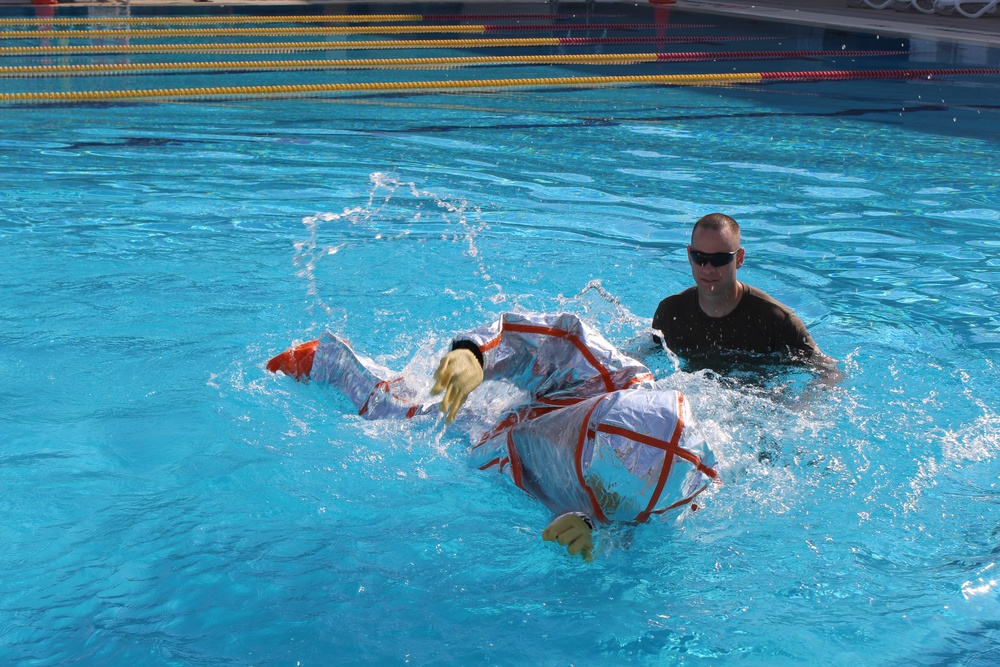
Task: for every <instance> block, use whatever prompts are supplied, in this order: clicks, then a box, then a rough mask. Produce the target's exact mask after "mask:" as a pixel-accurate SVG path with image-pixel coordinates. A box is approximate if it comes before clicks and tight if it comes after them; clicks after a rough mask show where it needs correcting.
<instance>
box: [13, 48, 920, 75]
mask: <svg viewBox="0 0 1000 667" xmlns="http://www.w3.org/2000/svg"><path fill="white" fill-rule="evenodd" d="M908 53H909V51H840V50H830V51H732V52H728V53H715V52H695V53H617V54H609V53H602V54H579V55H543V56H528V55H525V56H464V57H463V56H459V57H449V58H358V59H353V60H351V59H347V60H344V59H341V60H274V61H264V62H261V61H217V62H197V63H114V64H106V65H20V66H13V67H0V77H47V76H66V75H75V76H104V75H114V74H133V73H159V72H192V71H197V72H209V71H225V72H232V71H242V72H274V71H301V70H326V69H404V68H405V69H419V68H462V67H477V66H489V65H632V64H638V63H664V62H700V61H706V60H781V59H792V58H827V57H836V56H840V57H850V58H856V57H876V56H902V55H907V54H908Z"/></svg>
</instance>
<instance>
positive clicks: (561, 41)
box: [0, 36, 785, 57]
mask: <svg viewBox="0 0 1000 667" xmlns="http://www.w3.org/2000/svg"><path fill="white" fill-rule="evenodd" d="M781 39H785V38H784V37H742V36H733V37H725V36H721V37H704V36H700V37H699V36H694V37H483V38H473V39H387V40H368V41H356V42H244V43H233V44H91V45H80V46H73V45H69V44H64V45H57V46H52V45H47V46H4V47H0V57H2V56H28V55H103V54H118V53H188V54H201V53H244V54H250V53H294V52H297V51H348V50H372V49H385V50H397V49H507V48H520V47H535V46H595V45H615V46H623V45H630V44H633V45H638V44H723V43H726V42H746V41H776V40H781Z"/></svg>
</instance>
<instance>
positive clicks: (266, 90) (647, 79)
mask: <svg viewBox="0 0 1000 667" xmlns="http://www.w3.org/2000/svg"><path fill="white" fill-rule="evenodd" d="M759 82H760V74H759V73H753V74H676V75H653V76H590V77H580V76H570V77H542V78H533V79H470V80H462V81H390V82H375V83H325V84H296V85H276V86H218V87H207V88H163V89H153V90H94V91H61V92H35V93H0V102H123V101H138V100H183V99H204V98H218V97H223V98H228V97H273V96H287V95H315V94H323V93H401V92H418V93H419V92H434V91H458V90H484V89H503V88H539V87H546V88H548V87H563V86H579V87H597V86H622V85H641V84H659V85H719V84H732V83H759Z"/></svg>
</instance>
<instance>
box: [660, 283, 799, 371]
mask: <svg viewBox="0 0 1000 667" xmlns="http://www.w3.org/2000/svg"><path fill="white" fill-rule="evenodd" d="M744 287H745V288H746V291H745V292H744V294H743V298H742V299H740V302H739V303H738V304H737V305H736V308H735V310H733V312H731V313H729V314H728V315H726V316H724V317H709V316H708V315H706V314H705V312H704V311H702V309H701V307H700V306H699V305H698V288H697V287H690V288H688V289H686V290H684V291H683V292H681V293H680V294H674V295H673V296H668V297H667V298H666V299H664V300H663V301H661V302H660V305H659V306H658V307H657V309H656V314H655V315H653V328H654V329H657V330H659V331H660V332H662V333H663V339H664V341H665V342H666V344H667V347H669V348H670V349H671V350H673V351H674V352H675V353H677V354H679V355H680V356H690V355H695V356H698V355H705V354H713V353H717V352H726V351H741V352H751V353H755V354H773V353H775V352H778V353H783V354H790V355H793V356H797V357H811V356H813V355H814V354H817V353H818V352H819V350H818V349H817V347H816V343H814V342H813V339H812V337H811V336H810V335H809V332H808V331H807V330H806V326H805V325H804V324H803V323H802V320H800V319H799V318H798V316H797V315H796V314H795V313H794V312H792V310H791V309H790V308H788V307H787V306H785V305H783V304H782V303H781V302H779V301H777V300H776V299H774V298H772V297H771V296H769V295H768V294H767V293H766V292H763V291H761V290H759V289H755V288H753V287H750V286H749V285H746V284H745V283H744Z"/></svg>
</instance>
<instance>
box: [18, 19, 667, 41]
mask: <svg viewBox="0 0 1000 667" xmlns="http://www.w3.org/2000/svg"><path fill="white" fill-rule="evenodd" d="M654 28H656V26H655V25H654V24H648V23H601V24H563V25H558V26H557V25H553V24H545V25H529V24H524V23H519V24H512V25H483V24H473V23H470V24H461V25H423V24H421V25H363V26H362V25H351V26H324V27H308V26H307V27H302V26H299V27H295V28H146V29H139V30H132V29H130V28H121V29H117V28H97V29H95V30H5V31H0V39H161V38H174V37H329V36H336V35H421V34H423V35H426V34H455V33H460V34H467V35H485V34H488V33H496V32H551V31H560V32H563V31H569V30H581V31H586V30H601V31H604V30H625V31H629V30H652V29H654Z"/></svg>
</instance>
